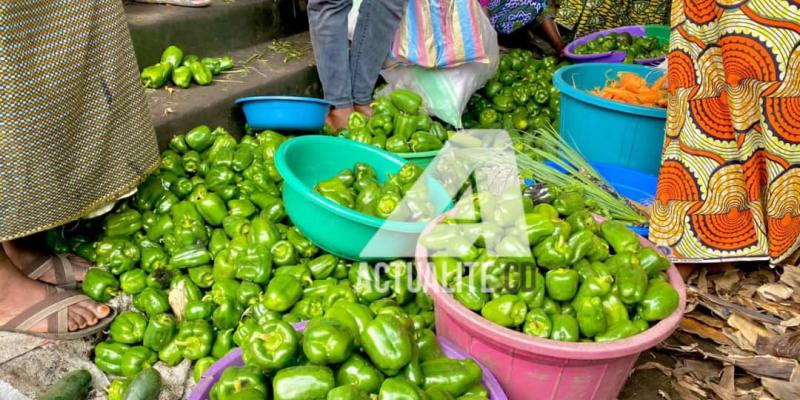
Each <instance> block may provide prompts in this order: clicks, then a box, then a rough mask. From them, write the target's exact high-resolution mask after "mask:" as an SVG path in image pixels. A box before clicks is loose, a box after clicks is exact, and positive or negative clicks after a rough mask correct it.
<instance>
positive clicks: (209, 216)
mask: <svg viewBox="0 0 800 400" xmlns="http://www.w3.org/2000/svg"><path fill="white" fill-rule="evenodd" d="M190 199H191V201H192V203H194V205H195V206H196V207H197V211H198V212H199V213H200V215H202V216H203V219H205V221H206V222H207V223H208V224H209V225H213V226H219V225H221V224H222V221H223V220H224V219H225V217H226V216H227V214H228V210H227V208H226V207H225V202H224V201H223V200H222V198H221V197H219V195H217V194H216V193H214V192H211V191H209V190H208V189H207V188H206V186H205V185H198V186H197V187H195V188H194V190H193V191H192V194H191V195H190Z"/></svg>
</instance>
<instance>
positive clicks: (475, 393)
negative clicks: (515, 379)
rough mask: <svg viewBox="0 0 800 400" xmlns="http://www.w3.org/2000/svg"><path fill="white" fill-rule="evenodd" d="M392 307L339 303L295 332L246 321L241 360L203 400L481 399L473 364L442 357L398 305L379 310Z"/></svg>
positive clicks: (478, 373) (433, 340)
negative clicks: (248, 324)
mask: <svg viewBox="0 0 800 400" xmlns="http://www.w3.org/2000/svg"><path fill="white" fill-rule="evenodd" d="M396 266H399V263H398V264H396ZM392 307H396V306H392V305H388V304H387V305H384V306H382V307H377V306H376V310H377V312H375V311H373V310H372V309H371V308H370V307H368V306H366V305H364V304H360V303H355V302H351V301H340V302H338V303H337V304H336V305H335V306H334V307H332V308H330V309H329V310H328V312H327V313H326V314H325V315H324V316H318V317H315V318H313V319H311V321H309V323H308V325H307V326H306V327H305V328H304V330H303V331H302V332H297V331H295V329H294V328H293V327H292V326H291V325H290V324H289V323H287V322H285V321H281V320H267V321H263V322H261V323H252V324H251V325H252V326H251V327H250V328H249V329H250V331H249V332H248V333H247V334H246V335H242V337H241V339H240V340H242V341H243V343H242V345H241V346H242V354H243V359H244V364H245V366H244V367H235V368H229V369H227V370H226V371H225V372H224V373H223V375H222V376H221V377H220V379H219V380H218V381H217V382H216V383H215V384H214V386H213V387H212V389H211V399H213V400H228V399H241V398H246V399H250V398H254V399H263V398H272V399H277V400H297V399H335V400H339V399H341V400H345V399H346V400H353V399H364V400H367V399H370V398H380V399H419V400H423V399H462V398H463V399H488V394H487V390H486V388H485V387H483V385H482V383H481V377H482V371H481V368H480V367H479V366H478V364H477V363H475V362H474V361H472V360H471V359H468V358H467V359H463V360H462V359H451V358H447V357H446V356H445V355H444V353H443V351H442V349H441V347H440V345H439V342H438V340H437V339H436V336H435V335H434V334H433V332H432V331H431V330H430V329H427V328H415V327H414V326H413V325H412V324H409V323H408V321H407V320H408V318H409V314H408V313H407V312H406V311H404V310H400V311H396V312H388V311H382V310H388V309H391V308H392Z"/></svg>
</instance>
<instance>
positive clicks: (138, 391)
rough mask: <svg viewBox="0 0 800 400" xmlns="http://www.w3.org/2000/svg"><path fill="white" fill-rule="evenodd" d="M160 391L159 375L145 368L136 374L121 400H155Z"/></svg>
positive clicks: (153, 370)
mask: <svg viewBox="0 0 800 400" xmlns="http://www.w3.org/2000/svg"><path fill="white" fill-rule="evenodd" d="M160 391H161V374H159V373H158V371H156V370H155V369H153V368H147V369H145V370H143V371H142V372H139V373H138V374H136V376H134V377H133V379H131V383H129V384H128V387H127V388H126V389H125V395H124V396H122V398H123V400H156V399H157V398H158V392H160Z"/></svg>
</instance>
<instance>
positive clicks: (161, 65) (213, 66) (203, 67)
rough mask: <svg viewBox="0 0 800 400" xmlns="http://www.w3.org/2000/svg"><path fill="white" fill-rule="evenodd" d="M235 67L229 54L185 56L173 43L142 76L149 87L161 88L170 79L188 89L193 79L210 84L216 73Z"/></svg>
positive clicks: (199, 83)
mask: <svg viewBox="0 0 800 400" xmlns="http://www.w3.org/2000/svg"><path fill="white" fill-rule="evenodd" d="M233 67H234V63H233V59H232V58H230V57H228V56H225V57H219V58H211V57H204V58H202V59H199V58H198V57H197V56H195V55H192V54H188V55H185V56H184V53H183V50H181V49H180V48H179V47H177V46H174V45H172V46H169V47H167V48H166V49H164V51H163V52H162V53H161V61H160V62H158V63H157V64H155V65H151V66H149V67H145V68H144V69H143V70H142V72H141V74H140V77H141V80H142V83H143V84H144V86H145V87H146V88H149V89H158V88H161V87H163V86H164V85H166V84H167V83H168V82H170V81H171V82H172V84H173V85H175V86H176V87H179V88H181V89H186V88H188V87H189V86H191V84H192V81H194V82H195V83H196V84H198V85H200V86H205V85H210V84H211V82H212V80H213V77H214V75H217V74H220V73H221V72H223V71H228V70H231V69H233Z"/></svg>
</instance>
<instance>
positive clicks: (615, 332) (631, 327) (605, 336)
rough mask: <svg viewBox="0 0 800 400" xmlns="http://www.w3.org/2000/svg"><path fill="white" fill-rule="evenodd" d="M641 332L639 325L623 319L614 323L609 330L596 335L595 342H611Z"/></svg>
mask: <svg viewBox="0 0 800 400" xmlns="http://www.w3.org/2000/svg"><path fill="white" fill-rule="evenodd" d="M638 333H640V331H639V327H637V325H635V324H634V323H633V322H631V321H623V322H620V323H619V324H617V325H612V326H611V327H610V328H608V330H607V331H605V332H603V333H601V334H599V335H597V336H595V337H594V340H595V342H610V341H614V340H621V339H625V338H627V337H631V336H633V335H636V334H638Z"/></svg>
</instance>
